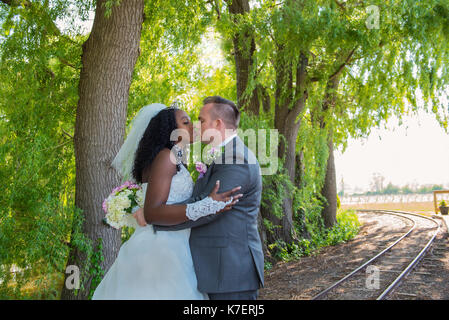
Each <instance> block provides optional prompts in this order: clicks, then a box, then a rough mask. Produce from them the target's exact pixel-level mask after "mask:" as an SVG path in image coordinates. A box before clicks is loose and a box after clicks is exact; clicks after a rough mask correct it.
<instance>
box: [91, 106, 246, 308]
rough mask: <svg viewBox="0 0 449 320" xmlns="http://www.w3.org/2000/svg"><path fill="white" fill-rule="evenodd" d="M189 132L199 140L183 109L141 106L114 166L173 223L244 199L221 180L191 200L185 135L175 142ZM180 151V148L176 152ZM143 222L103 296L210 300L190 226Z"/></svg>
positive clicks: (154, 218) (101, 289)
mask: <svg viewBox="0 0 449 320" xmlns="http://www.w3.org/2000/svg"><path fill="white" fill-rule="evenodd" d="M176 129H177V131H175V132H184V133H185V134H187V135H188V140H187V141H188V143H192V142H193V125H192V122H191V120H190V118H189V116H188V115H187V113H186V112H185V111H183V110H181V109H178V108H175V107H170V108H167V107H166V106H165V105H162V104H151V105H148V106H145V107H143V108H142V109H140V110H139V113H138V114H137V116H136V117H135V118H134V119H133V121H132V123H131V131H130V132H129V134H128V136H127V138H126V140H125V142H124V143H123V145H122V147H121V148H120V151H119V152H118V154H117V156H116V157H115V159H114V161H113V162H112V166H113V167H114V168H116V169H117V170H118V172H119V173H120V174H121V175H122V177H123V180H128V179H133V180H135V181H136V182H138V183H141V184H142V188H143V190H144V193H145V204H144V206H145V207H147V206H148V207H149V208H151V209H150V215H151V216H150V217H147V220H148V221H151V222H152V223H155V224H158V225H164V224H167V225H172V224H178V223H182V222H185V221H187V220H189V219H190V220H196V219H198V218H200V217H201V216H204V215H209V214H220V213H221V212H223V211H226V210H230V209H231V208H232V206H233V205H234V204H235V203H236V202H237V201H238V198H239V197H241V194H239V195H237V196H234V197H231V194H233V193H234V192H236V191H237V190H238V189H239V188H238V187H237V188H234V189H232V190H230V191H227V192H223V193H217V191H218V186H219V183H218V182H217V185H216V187H215V188H214V190H213V191H212V192H211V194H210V195H209V197H206V198H205V199H203V200H201V201H197V202H194V203H189V204H179V203H182V202H188V200H187V199H188V198H190V196H191V195H192V191H193V186H194V184H193V181H192V178H191V176H190V173H189V171H188V170H187V169H186V167H185V166H184V164H183V163H182V159H183V157H184V155H185V154H184V152H183V150H184V147H185V145H183V144H185V143H186V139H185V136H184V137H182V139H178V141H171V139H170V138H171V137H172V132H173V131H174V130H176ZM173 151H175V152H173ZM135 217H136V219H137V220H138V223H139V226H136V230H135V231H134V233H133V234H132V236H131V237H130V238H129V239H128V241H126V242H125V243H124V244H123V245H122V246H121V248H120V250H119V253H118V256H117V258H116V260H115V261H114V263H113V264H112V266H111V267H110V269H109V270H108V271H107V273H106V274H105V276H104V278H103V280H102V281H101V282H100V284H99V285H98V287H97V288H96V290H95V292H94V295H93V297H92V299H93V300H99V299H147V300H149V299H160V300H163V299H173V300H176V299H183V300H196V299H208V296H207V294H205V293H201V292H199V291H198V289H197V279H196V275H195V271H194V267H193V262H192V257H191V254H190V247H189V236H190V229H184V230H179V231H158V232H157V233H156V232H155V231H154V230H153V227H152V225H147V224H146V222H145V221H144V219H143V218H142V216H141V215H137V214H136V215H135Z"/></svg>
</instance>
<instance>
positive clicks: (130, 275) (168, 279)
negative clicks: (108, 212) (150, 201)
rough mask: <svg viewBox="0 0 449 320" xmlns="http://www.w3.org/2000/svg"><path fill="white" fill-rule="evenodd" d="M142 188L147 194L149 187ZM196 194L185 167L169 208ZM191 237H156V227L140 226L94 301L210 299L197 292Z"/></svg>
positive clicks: (180, 234)
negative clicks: (190, 243)
mask: <svg viewBox="0 0 449 320" xmlns="http://www.w3.org/2000/svg"><path fill="white" fill-rule="evenodd" d="M142 188H143V190H144V194H146V188H147V183H143V184H142ZM192 191H193V181H192V178H191V176H190V174H189V171H188V170H187V169H186V168H185V167H184V166H183V165H181V166H180V171H178V172H177V173H176V174H175V175H174V176H173V179H172V182H171V186H170V193H169V197H168V200H167V204H173V203H177V202H181V201H183V200H185V199H187V198H189V197H190V196H191V194H192ZM189 237H190V229H184V230H179V231H158V232H157V233H154V231H153V226H152V225H146V226H145V227H140V226H138V227H137V228H136V230H135V232H134V233H133V234H132V236H131V237H130V238H129V239H128V241H126V242H125V243H124V244H123V245H122V246H121V248H120V251H119V253H118V256H117V259H116V260H115V261H114V263H113V264H112V266H111V267H110V269H109V270H108V271H107V273H106V274H105V276H104V278H103V280H102V281H101V282H100V284H99V285H98V287H97V288H96V290H95V292H94V295H93V297H92V299H93V300H100V299H121V300H128V299H147V300H152V299H158V300H166V299H169V300H180V299H183V300H197V299H208V296H207V294H203V293H201V292H199V291H198V289H197V279H196V275H195V271H194V267H193V262H192V256H191V254H190V246H189Z"/></svg>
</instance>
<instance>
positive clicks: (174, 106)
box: [168, 100, 179, 109]
mask: <svg viewBox="0 0 449 320" xmlns="http://www.w3.org/2000/svg"><path fill="white" fill-rule="evenodd" d="M168 108H169V109H179V104H178V101H177V100H175V102H173V103H172V104H171V105H170V106H169V107H168Z"/></svg>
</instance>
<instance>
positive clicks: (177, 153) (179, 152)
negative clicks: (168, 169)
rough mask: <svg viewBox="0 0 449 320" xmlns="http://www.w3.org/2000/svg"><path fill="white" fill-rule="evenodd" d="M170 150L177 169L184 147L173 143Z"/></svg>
mask: <svg viewBox="0 0 449 320" xmlns="http://www.w3.org/2000/svg"><path fill="white" fill-rule="evenodd" d="M172 151H173V152H174V155H175V159H176V168H177V169H178V171H179V170H180V169H181V164H182V160H183V157H184V149H183V148H181V147H180V146H178V145H176V144H175V145H174V146H173V149H172Z"/></svg>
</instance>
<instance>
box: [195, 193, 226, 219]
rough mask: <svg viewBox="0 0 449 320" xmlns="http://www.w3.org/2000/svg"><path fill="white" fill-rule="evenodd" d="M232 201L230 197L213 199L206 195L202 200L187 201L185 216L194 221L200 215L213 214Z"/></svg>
mask: <svg viewBox="0 0 449 320" xmlns="http://www.w3.org/2000/svg"><path fill="white" fill-rule="evenodd" d="M231 202H232V197H231V199H230V200H229V201H226V202H224V201H215V200H214V199H212V198H211V197H206V198H204V199H203V200H200V201H197V202H194V203H188V204H187V209H186V216H187V218H189V219H190V220H193V221H196V220H198V219H199V218H201V217H204V216H208V215H211V214H215V213H217V212H218V211H220V210H221V209H223V208H224V207H226V206H227V205H228V204H230V203H231Z"/></svg>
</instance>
